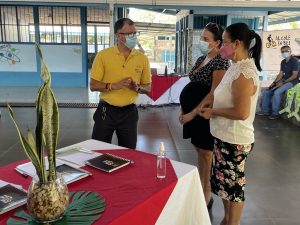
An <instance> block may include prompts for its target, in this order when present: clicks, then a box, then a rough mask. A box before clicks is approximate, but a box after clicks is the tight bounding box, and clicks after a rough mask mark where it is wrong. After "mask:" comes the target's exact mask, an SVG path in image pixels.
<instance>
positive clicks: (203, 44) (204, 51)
mask: <svg viewBox="0 0 300 225" xmlns="http://www.w3.org/2000/svg"><path fill="white" fill-rule="evenodd" d="M208 46H209V42H206V41H201V40H200V51H201V53H202V54H203V55H207V54H208V53H210V52H211V50H212V48H210V47H208Z"/></svg>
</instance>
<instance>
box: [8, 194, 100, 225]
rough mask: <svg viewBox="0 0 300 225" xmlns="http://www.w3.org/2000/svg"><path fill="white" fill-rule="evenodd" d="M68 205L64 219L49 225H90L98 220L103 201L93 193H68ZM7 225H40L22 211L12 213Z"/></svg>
mask: <svg viewBox="0 0 300 225" xmlns="http://www.w3.org/2000/svg"><path fill="white" fill-rule="evenodd" d="M69 196H70V201H71V202H70V204H69V206H68V209H67V212H66V214H65V215H64V217H63V218H62V219H61V220H59V221H56V222H53V223H50V224H51V225H91V224H92V223H93V222H94V221H96V220H97V219H99V218H100V215H99V214H100V213H102V212H103V211H104V206H105V200H104V199H103V198H102V196H101V195H99V194H98V193H95V192H89V191H80V192H75V193H74V192H70V193H69ZM6 224H7V225H40V224H39V223H37V222H35V221H34V220H33V219H32V218H31V217H30V215H28V214H27V212H25V211H24V210H23V209H19V210H17V211H16V212H15V213H14V216H13V218H9V219H8V221H7V223H6Z"/></svg>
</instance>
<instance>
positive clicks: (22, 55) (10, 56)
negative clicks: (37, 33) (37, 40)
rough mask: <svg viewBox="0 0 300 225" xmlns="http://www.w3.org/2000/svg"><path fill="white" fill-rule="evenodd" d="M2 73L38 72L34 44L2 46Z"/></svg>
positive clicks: (0, 52)
mask: <svg viewBox="0 0 300 225" xmlns="http://www.w3.org/2000/svg"><path fill="white" fill-rule="evenodd" d="M0 71H8V72H36V71H37V68H36V52H35V46H34V45H33V44H28V45H27V44H0Z"/></svg>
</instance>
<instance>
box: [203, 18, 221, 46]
mask: <svg viewBox="0 0 300 225" xmlns="http://www.w3.org/2000/svg"><path fill="white" fill-rule="evenodd" d="M204 29H206V30H208V31H209V32H211V33H212V34H213V37H214V41H220V44H219V46H218V47H219V48H220V47H221V46H222V42H223V39H222V34H223V32H224V29H223V27H221V26H220V25H219V24H217V23H212V22H210V23H208V24H206V26H205V27H204Z"/></svg>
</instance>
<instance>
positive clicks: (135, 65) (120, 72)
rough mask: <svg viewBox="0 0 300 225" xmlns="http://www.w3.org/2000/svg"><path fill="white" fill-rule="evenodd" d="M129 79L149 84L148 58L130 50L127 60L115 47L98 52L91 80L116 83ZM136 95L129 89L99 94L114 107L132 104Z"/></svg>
mask: <svg viewBox="0 0 300 225" xmlns="http://www.w3.org/2000/svg"><path fill="white" fill-rule="evenodd" d="M125 77H131V78H132V79H133V80H134V81H135V82H136V83H137V84H150V83H151V75H150V65H149V61H148V58H147V57H146V56H145V55H144V54H142V53H141V52H139V51H137V50H135V49H132V51H131V53H130V55H129V56H128V58H127V60H125V57H124V55H123V54H122V53H121V52H120V51H119V49H118V47H117V46H114V47H110V48H107V49H104V50H102V51H100V52H99V53H98V54H97V55H96V57H95V60H94V62H93V66H92V70H91V78H92V79H94V80H97V81H101V82H104V83H116V82H119V81H120V80H122V79H123V78H125ZM137 97H138V93H137V92H136V91H134V90H131V89H129V88H123V89H120V90H112V91H109V92H103V93H100V99H101V100H103V101H106V102H107V103H109V104H111V105H114V106H126V105H130V104H132V103H134V102H135V101H136V99H137Z"/></svg>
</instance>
